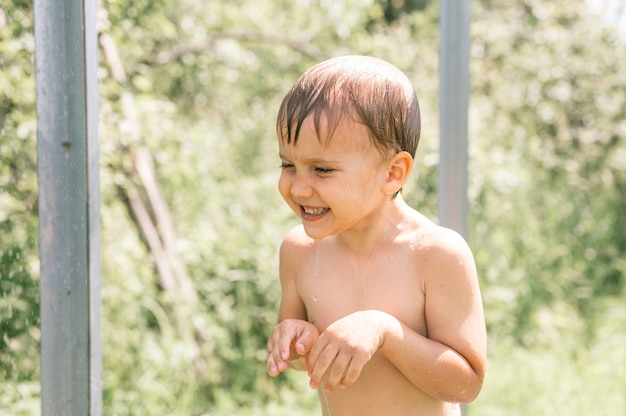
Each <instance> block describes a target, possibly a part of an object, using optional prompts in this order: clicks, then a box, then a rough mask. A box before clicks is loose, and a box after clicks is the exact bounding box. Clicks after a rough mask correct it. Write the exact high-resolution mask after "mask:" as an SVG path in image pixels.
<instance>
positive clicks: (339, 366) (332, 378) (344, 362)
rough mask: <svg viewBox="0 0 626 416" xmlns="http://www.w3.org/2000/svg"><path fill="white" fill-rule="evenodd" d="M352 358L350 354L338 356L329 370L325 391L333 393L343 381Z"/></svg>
mask: <svg viewBox="0 0 626 416" xmlns="http://www.w3.org/2000/svg"><path fill="white" fill-rule="evenodd" d="M350 361H351V357H350V355H348V354H338V355H337V357H335V360H334V361H333V362H332V364H331V366H330V368H329V369H328V376H327V378H326V386H325V389H326V391H327V392H329V393H330V392H331V391H333V390H334V389H335V387H336V386H337V384H339V382H340V381H343V379H344V378H345V374H346V371H347V369H348V368H349V365H350Z"/></svg>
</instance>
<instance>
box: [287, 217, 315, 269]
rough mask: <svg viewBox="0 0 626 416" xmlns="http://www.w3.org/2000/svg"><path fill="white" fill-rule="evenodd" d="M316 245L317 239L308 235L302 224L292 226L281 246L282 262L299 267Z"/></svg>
mask: <svg viewBox="0 0 626 416" xmlns="http://www.w3.org/2000/svg"><path fill="white" fill-rule="evenodd" d="M314 246H315V240H314V239H312V238H311V237H309V236H308V235H306V233H305V232H304V227H302V225H298V226H296V227H294V228H292V229H291V230H290V231H289V232H288V233H287V235H286V236H285V238H284V239H283V242H282V244H281V246H280V261H281V264H284V265H291V266H292V267H297V264H298V263H300V262H302V260H304V259H305V258H307V257H308V256H309V255H310V253H311V252H313V248H314Z"/></svg>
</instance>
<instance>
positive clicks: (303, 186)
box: [289, 172, 313, 198]
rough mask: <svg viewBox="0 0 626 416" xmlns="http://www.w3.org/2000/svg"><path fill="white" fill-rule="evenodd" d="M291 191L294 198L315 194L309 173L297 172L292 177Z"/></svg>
mask: <svg viewBox="0 0 626 416" xmlns="http://www.w3.org/2000/svg"><path fill="white" fill-rule="evenodd" d="M289 193H290V194H291V196H292V197H293V198H308V197H311V196H312V195H313V187H312V186H311V181H310V178H309V177H308V175H305V174H302V173H299V172H296V173H294V174H293V176H292V178H291V186H290V190H289Z"/></svg>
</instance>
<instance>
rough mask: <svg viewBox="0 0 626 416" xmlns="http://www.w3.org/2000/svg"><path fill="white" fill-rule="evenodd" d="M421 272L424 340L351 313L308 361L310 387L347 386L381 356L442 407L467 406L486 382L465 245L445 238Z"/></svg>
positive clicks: (390, 322) (379, 318)
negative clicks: (445, 403) (323, 384)
mask: <svg viewBox="0 0 626 416" xmlns="http://www.w3.org/2000/svg"><path fill="white" fill-rule="evenodd" d="M438 238H439V240H440V241H441V242H442V243H441V244H434V245H433V247H431V248H429V249H427V250H428V253H427V254H428V255H427V256H426V257H425V259H424V262H423V265H422V266H421V267H420V269H421V272H422V273H424V276H427V277H426V278H425V281H424V287H423V290H424V292H425V311H424V313H425V320H426V324H427V328H428V337H426V336H423V335H421V334H419V333H417V332H415V331H414V330H412V329H411V328H409V327H408V326H407V325H405V324H404V323H402V322H400V321H399V320H398V319H396V318H395V317H393V316H392V315H390V314H387V313H385V312H381V311H376V310H366V311H359V312H355V313H352V314H350V315H348V316H346V317H344V318H342V319H340V320H338V321H336V322H334V323H333V324H331V325H330V326H329V327H328V328H326V330H325V331H324V333H323V334H322V335H321V336H320V337H319V341H318V342H317V343H316V344H315V346H314V348H313V349H312V351H311V353H310V356H309V363H308V365H309V374H310V375H311V387H313V388H316V387H317V386H319V385H320V382H321V380H322V377H323V376H324V375H325V374H326V372H327V371H328V378H327V380H326V390H327V391H332V390H333V389H334V387H335V386H337V385H340V386H341V387H343V388H346V387H348V386H350V385H351V384H352V383H354V381H355V380H356V379H357V378H358V376H359V375H360V373H361V370H362V368H363V366H364V365H365V364H366V363H367V362H368V361H369V360H370V358H371V357H372V356H373V354H374V353H375V352H376V351H378V350H380V352H381V353H383V354H385V356H386V357H387V358H388V359H389V360H390V361H391V362H392V363H393V364H394V365H395V366H396V367H397V368H398V369H399V370H400V371H401V372H402V373H403V374H404V375H405V377H406V378H407V379H408V380H409V381H411V383H413V384H414V385H415V386H416V387H418V388H419V389H420V390H422V391H424V392H425V393H427V394H429V395H431V396H432V397H435V398H437V399H439V400H444V401H450V402H469V401H472V400H473V399H475V398H476V396H477V395H478V392H479V391H480V389H481V387H482V383H483V379H484V375H485V354H486V334H485V324H484V317H483V309H482V301H481V297H480V292H479V288H478V280H477V276H476V270H475V265H474V260H473V258H472V255H471V252H470V250H469V248H468V247H467V245H466V244H465V241H463V239H462V238H461V237H460V236H459V235H458V234H456V233H454V232H452V231H449V230H443V235H441V236H439V237H438Z"/></svg>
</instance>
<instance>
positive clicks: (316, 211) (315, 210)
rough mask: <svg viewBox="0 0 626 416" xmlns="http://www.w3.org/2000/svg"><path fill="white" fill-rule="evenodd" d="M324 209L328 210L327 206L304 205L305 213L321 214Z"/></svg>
mask: <svg viewBox="0 0 626 416" xmlns="http://www.w3.org/2000/svg"><path fill="white" fill-rule="evenodd" d="M326 211H328V208H307V207H304V212H306V213H307V214H312V215H319V214H323V213H325V212H326Z"/></svg>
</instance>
